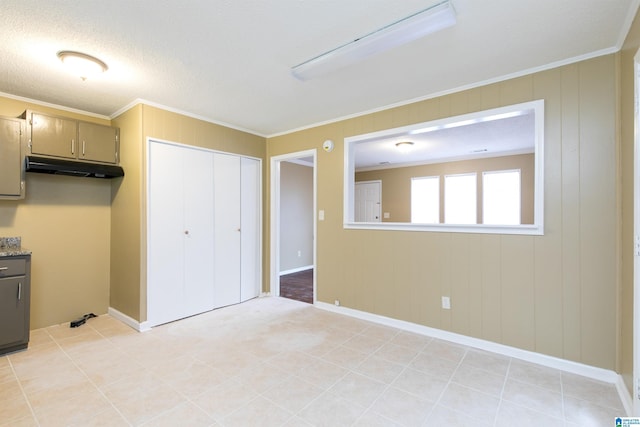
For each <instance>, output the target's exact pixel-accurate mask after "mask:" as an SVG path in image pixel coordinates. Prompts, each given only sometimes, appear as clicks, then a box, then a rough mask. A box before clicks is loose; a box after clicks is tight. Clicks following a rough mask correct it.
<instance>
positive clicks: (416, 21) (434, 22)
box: [291, 0, 456, 80]
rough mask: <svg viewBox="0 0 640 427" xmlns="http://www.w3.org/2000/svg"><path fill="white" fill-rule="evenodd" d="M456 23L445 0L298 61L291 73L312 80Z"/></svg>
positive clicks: (449, 2)
mask: <svg viewBox="0 0 640 427" xmlns="http://www.w3.org/2000/svg"><path fill="white" fill-rule="evenodd" d="M455 23H456V15H455V11H454V10H453V6H452V5H451V1H450V0H445V1H442V2H440V3H438V4H436V5H434V6H431V7H430V8H428V9H425V10H423V11H420V12H418V13H415V14H413V15H411V16H408V17H406V18H404V19H401V20H399V21H396V22H394V23H392V24H389V25H387V26H385V27H382V28H380V29H378V30H376V31H374V32H372V33H369V34H367V35H365V36H362V37H360V38H357V39H355V40H353V41H352V42H349V43H347V44H344V45H342V46H339V47H337V48H335V49H333V50H330V51H328V52H325V53H323V54H321V55H318V56H316V57H315V58H311V59H309V60H308V61H305V62H303V63H301V64H298V65H296V66H295V67H292V68H291V72H292V74H293V75H294V76H295V77H296V78H298V79H300V80H309V79H312V78H315V77H318V76H321V75H323V74H326V73H328V72H330V71H334V70H336V69H338V68H342V67H345V66H347V65H351V64H353V63H355V62H358V61H360V60H362V59H364V58H366V57H368V56H371V55H375V54H377V53H380V52H384V51H385V50H389V49H391V48H394V47H397V46H400V45H403V44H406V43H409V42H411V41H413V40H416V39H419V38H421V37H424V36H426V35H428V34H431V33H435V32H436V31H439V30H442V29H445V28H448V27H451V26H452V25H454V24H455Z"/></svg>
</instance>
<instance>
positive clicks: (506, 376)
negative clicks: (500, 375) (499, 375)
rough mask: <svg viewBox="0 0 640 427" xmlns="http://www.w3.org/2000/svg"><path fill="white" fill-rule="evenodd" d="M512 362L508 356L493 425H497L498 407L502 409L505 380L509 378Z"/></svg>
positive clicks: (511, 358) (505, 386)
mask: <svg viewBox="0 0 640 427" xmlns="http://www.w3.org/2000/svg"><path fill="white" fill-rule="evenodd" d="M512 363H513V357H510V358H509V365H508V366H507V372H505V375H504V381H503V382H502V389H501V390H500V397H499V399H498V409H497V411H496V416H495V417H494V419H493V425H494V427H497V426H498V417H499V416H500V409H502V403H503V402H504V399H503V397H504V391H505V389H506V388H507V381H508V379H509V373H510V372H511V364H512Z"/></svg>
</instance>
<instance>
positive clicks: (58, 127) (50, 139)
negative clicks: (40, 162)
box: [29, 113, 78, 159]
mask: <svg viewBox="0 0 640 427" xmlns="http://www.w3.org/2000/svg"><path fill="white" fill-rule="evenodd" d="M29 121H30V126H29V127H30V129H31V135H30V136H31V138H30V139H31V144H30V145H31V154H41V155H45V156H53V157H63V158H69V159H74V158H76V157H77V141H76V134H77V126H78V122H77V121H76V120H71V119H65V118H62V117H54V116H47V115H45V114H40V113H31V117H30V118H29Z"/></svg>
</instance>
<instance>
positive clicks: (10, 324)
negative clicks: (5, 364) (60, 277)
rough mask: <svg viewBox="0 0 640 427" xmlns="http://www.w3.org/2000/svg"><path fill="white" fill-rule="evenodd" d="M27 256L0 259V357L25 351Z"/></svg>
mask: <svg viewBox="0 0 640 427" xmlns="http://www.w3.org/2000/svg"><path fill="white" fill-rule="evenodd" d="M30 276H31V256H30V255H22V256H6V257H0V354H5V353H9V352H13V351H17V350H23V349H25V348H27V345H28V343H29V301H30V295H31V282H30Z"/></svg>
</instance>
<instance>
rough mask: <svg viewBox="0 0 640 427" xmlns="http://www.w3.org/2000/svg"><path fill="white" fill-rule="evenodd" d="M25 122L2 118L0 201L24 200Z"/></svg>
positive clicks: (0, 119)
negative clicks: (23, 159)
mask: <svg viewBox="0 0 640 427" xmlns="http://www.w3.org/2000/svg"><path fill="white" fill-rule="evenodd" d="M23 135H24V120H21V119H15V118H11V117H0V199H10V200H14V199H23V198H24V162H23V161H22V158H23V155H24V148H23V147H24V144H23Z"/></svg>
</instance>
